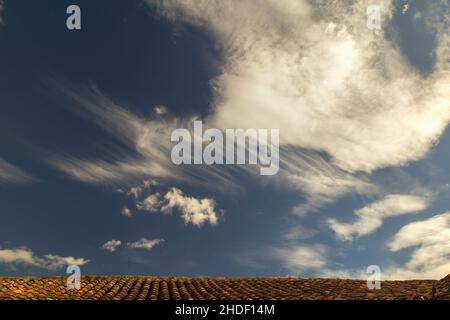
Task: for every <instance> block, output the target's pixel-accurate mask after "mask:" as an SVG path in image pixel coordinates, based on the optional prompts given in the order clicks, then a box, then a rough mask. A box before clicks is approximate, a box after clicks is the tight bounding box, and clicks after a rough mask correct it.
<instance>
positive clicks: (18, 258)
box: [0, 247, 89, 271]
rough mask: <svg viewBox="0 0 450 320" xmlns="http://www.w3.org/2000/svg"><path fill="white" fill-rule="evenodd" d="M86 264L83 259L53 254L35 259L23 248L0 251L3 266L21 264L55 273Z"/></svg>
mask: <svg viewBox="0 0 450 320" xmlns="http://www.w3.org/2000/svg"><path fill="white" fill-rule="evenodd" d="M88 262H89V260H86V259H84V258H74V257H60V256H57V255H53V254H46V255H44V256H43V257H37V256H35V255H34V254H33V252H32V251H31V250H30V249H28V248H25V247H20V248H15V249H0V263H3V264H22V265H27V266H31V267H37V268H42V269H47V270H51V271H55V270H59V269H62V268H64V267H66V266H68V265H78V266H82V265H85V264H87V263H88Z"/></svg>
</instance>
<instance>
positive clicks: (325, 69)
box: [148, 0, 450, 172]
mask: <svg viewBox="0 0 450 320" xmlns="http://www.w3.org/2000/svg"><path fill="white" fill-rule="evenodd" d="M148 2H149V3H150V4H152V5H154V6H157V7H158V8H159V9H160V10H161V11H162V14H163V15H166V16H168V17H169V18H171V19H179V20H182V21H185V22H188V23H192V24H194V25H197V26H200V27H204V28H205V29H207V30H208V31H209V32H210V33H211V34H212V35H213V37H214V39H215V40H216V41H217V43H218V44H220V46H221V47H222V48H223V50H224V52H225V56H224V58H225V61H224V64H223V67H224V69H223V73H222V74H221V75H220V76H219V77H218V78H217V79H216V80H215V90H216V91H215V92H216V103H215V108H214V111H215V112H214V114H213V115H211V116H210V119H209V120H210V121H211V122H212V123H214V124H215V125H216V126H218V127H221V128H228V127H242V128H255V127H258V128H280V129H281V130H282V132H283V134H282V137H281V140H282V142H283V143H284V144H285V145H286V144H290V145H295V146H298V147H302V148H306V149H313V150H317V151H325V152H327V153H328V154H329V155H330V156H331V157H332V162H333V163H334V164H336V165H338V166H339V167H340V168H342V169H345V170H348V171H351V172H356V171H365V172H372V171H373V170H376V169H379V168H384V167H387V166H399V165H404V164H406V163H408V162H410V161H414V160H417V159H420V158H422V157H423V156H424V155H425V154H426V153H427V152H428V151H429V150H430V148H431V147H432V146H433V144H434V143H435V142H436V141H437V139H438V138H439V136H440V135H441V134H442V133H443V131H444V130H445V128H446V126H447V124H448V122H449V120H450V99H449V98H450V97H449V96H450V93H449V92H448V90H445V88H446V87H445V85H446V83H448V81H449V79H450V76H449V74H448V73H447V72H443V71H444V70H441V69H438V70H436V71H435V72H434V74H433V75H432V76H430V77H429V78H427V79H423V78H421V77H420V76H418V75H417V72H416V71H415V70H413V69H411V67H410V66H409V65H408V62H407V61H406V60H405V59H404V56H403V55H402V54H401V53H400V52H399V51H398V50H399V49H398V47H397V46H396V45H395V44H393V43H391V42H390V41H389V40H388V39H386V38H384V37H383V36H382V35H376V34H374V33H372V32H370V30H368V29H367V28H366V27H365V22H366V9H367V6H368V5H369V4H371V2H370V1H365V0H362V1H350V3H347V2H345V3H344V2H337V1H334V2H330V3H325V2H322V3H320V4H317V5H312V4H310V2H307V1H301V0H300V1H299V0H283V1H274V0H265V1H258V2H255V1H252V0H244V1H232V2H224V1H219V0H216V1H208V0H182V1H178V0H177V1H175V0H168V1H158V0H155V1H153V0H149V1H148ZM378 4H379V5H380V6H381V8H382V9H383V12H382V14H383V18H384V19H383V20H384V21H385V22H386V23H387V22H388V21H389V18H390V14H391V10H392V9H393V6H392V1H387V0H384V1H379V2H378ZM249 12H252V14H251V15H249V14H248V13H249Z"/></svg>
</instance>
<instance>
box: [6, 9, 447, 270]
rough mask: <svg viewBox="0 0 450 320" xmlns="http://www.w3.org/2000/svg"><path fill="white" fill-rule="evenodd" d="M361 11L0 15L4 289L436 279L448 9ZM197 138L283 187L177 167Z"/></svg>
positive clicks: (238, 172)
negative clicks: (202, 134) (264, 154)
mask: <svg viewBox="0 0 450 320" xmlns="http://www.w3.org/2000/svg"><path fill="white" fill-rule="evenodd" d="M372 2H374V3H375V2H377V1H372ZM372 2H370V1H364V0H361V1H346V2H344V1H328V2H317V1H312V2H308V1H306V0H305V1H303V0H298V1H297V0H284V1H272V0H264V1H262V0H261V1H260V2H258V4H257V3H256V1H251V0H246V1H231V0H230V1H204V0H197V1H193V0H180V1H174V0H167V1H162V2H161V1H157V0H147V1H143V0H141V1H137V0H136V1H129V0H128V1H114V3H113V2H111V1H106V0H105V1H103V0H98V1H82V0H79V1H75V2H74V1H50V0H40V1H39V5H31V4H30V2H29V1H22V0H14V1H11V0H9V1H8V0H4V1H1V2H0V3H1V6H0V8H2V10H0V12H1V17H2V18H1V24H0V70H1V73H0V106H1V107H0V130H1V135H0V143H1V149H0V275H2V276H13V275H47V274H64V273H65V267H66V266H67V265H68V264H78V265H80V266H81V270H82V273H83V274H151V275H176V276H181V275H184V276H233V277H238V276H286V275H292V276H308V277H309V276H314V277H317V276H325V277H335V276H344V277H361V276H362V275H364V274H365V270H366V268H367V266H369V265H378V266H380V267H381V270H382V272H383V277H385V278H440V277H442V276H444V275H446V274H448V270H449V269H450V236H449V233H448V230H450V213H448V211H449V205H450V197H449V196H448V193H449V191H450V190H449V184H450V179H448V176H449V173H450V172H449V171H450V168H449V166H448V159H449V156H450V155H449V154H448V150H449V147H450V135H449V134H448V130H447V125H448V123H449V122H450V89H449V87H450V77H449V73H450V70H449V65H448V61H449V58H450V57H449V49H448V48H449V44H450V31H449V14H450V13H449V12H450V11H449V9H450V8H449V5H448V3H446V1H441V0H433V1H413V0H411V1H406V0H405V1H388V0H380V1H378V2H377V4H378V5H379V7H380V15H381V23H382V25H381V26H380V27H381V30H370V29H368V28H367V26H366V20H367V16H366V9H367V7H368V5H370V4H373V3H372ZM71 4H77V5H78V6H79V7H80V8H81V13H82V15H81V23H82V29H81V30H68V29H67V28H66V19H67V17H68V15H67V14H66V8H67V7H68V6H69V5H71ZM195 119H201V120H202V121H203V123H204V125H205V126H208V127H210V128H219V129H227V128H244V129H248V128H261V129H273V128H275V129H279V130H280V170H279V172H278V173H277V174H276V175H274V176H261V175H259V170H255V168H254V167H252V166H247V165H244V166H237V165H216V166H214V165H213V166H207V165H181V166H176V165H174V164H173V163H172V162H171V160H170V151H171V148H172V147H173V145H174V144H173V143H172V142H171V141H170V136H171V132H172V131H173V130H174V129H176V128H191V126H192V123H193V121H194V120H195Z"/></svg>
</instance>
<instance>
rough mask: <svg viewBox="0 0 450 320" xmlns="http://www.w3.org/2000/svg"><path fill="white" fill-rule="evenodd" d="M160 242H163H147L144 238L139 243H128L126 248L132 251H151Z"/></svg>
mask: <svg viewBox="0 0 450 320" xmlns="http://www.w3.org/2000/svg"><path fill="white" fill-rule="evenodd" d="M162 242H164V240H163V239H153V240H148V239H146V238H142V239H141V240H139V241H136V242H128V243H127V246H128V247H130V248H132V249H146V250H151V249H153V248H154V247H155V246H157V245H159V244H161V243H162Z"/></svg>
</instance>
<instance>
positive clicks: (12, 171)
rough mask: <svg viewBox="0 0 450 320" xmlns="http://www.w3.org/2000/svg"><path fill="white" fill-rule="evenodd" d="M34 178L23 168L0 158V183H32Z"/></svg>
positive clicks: (34, 180)
mask: <svg viewBox="0 0 450 320" xmlns="http://www.w3.org/2000/svg"><path fill="white" fill-rule="evenodd" d="M36 181H37V180H36V178H34V177H33V176H31V175H30V174H28V173H26V172H25V171H24V170H22V169H20V168H18V167H16V166H14V165H12V164H11V163H9V162H7V161H5V160H4V159H2V158H0V184H1V183H32V182H36Z"/></svg>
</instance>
